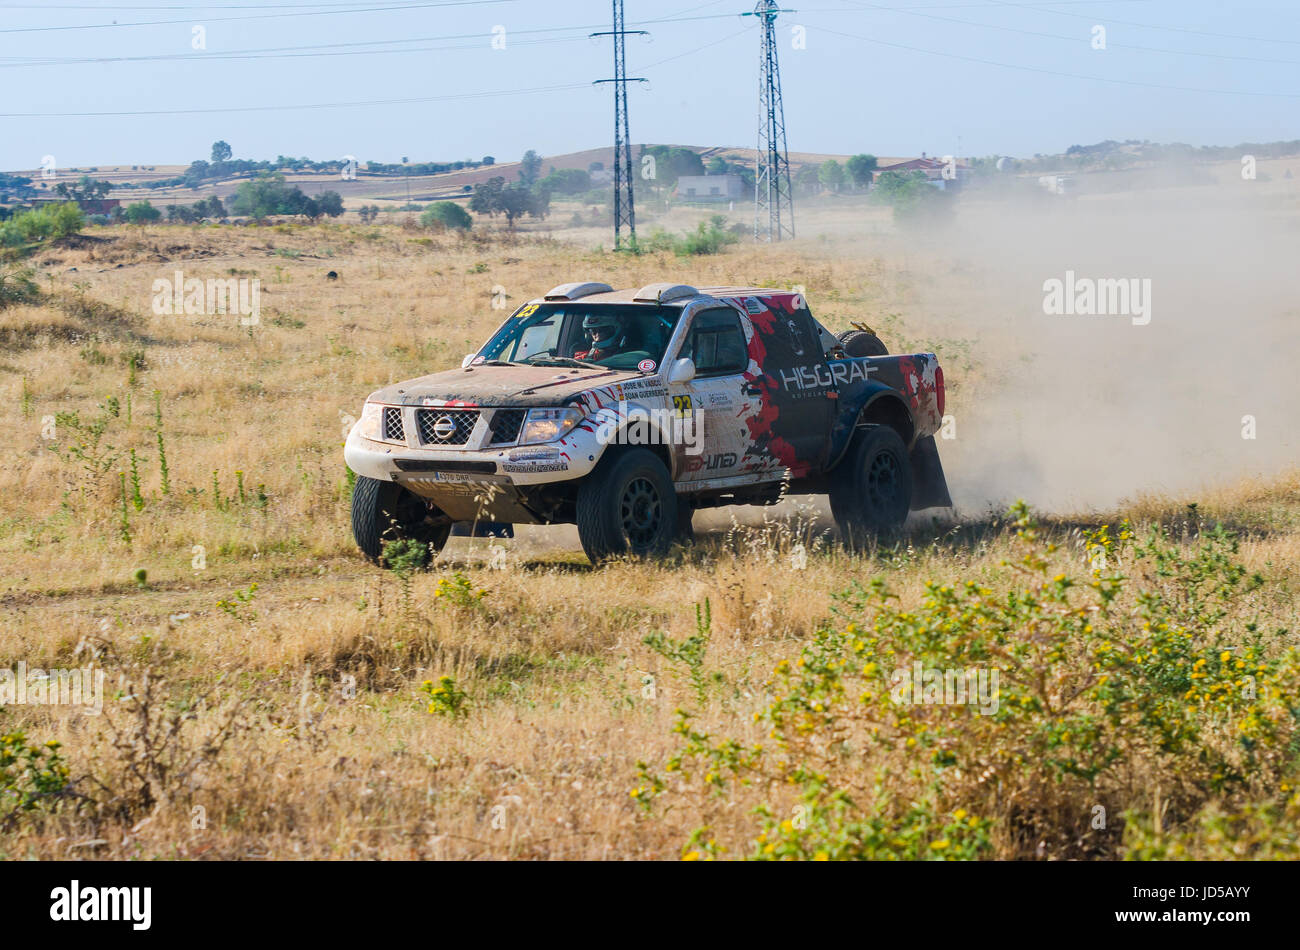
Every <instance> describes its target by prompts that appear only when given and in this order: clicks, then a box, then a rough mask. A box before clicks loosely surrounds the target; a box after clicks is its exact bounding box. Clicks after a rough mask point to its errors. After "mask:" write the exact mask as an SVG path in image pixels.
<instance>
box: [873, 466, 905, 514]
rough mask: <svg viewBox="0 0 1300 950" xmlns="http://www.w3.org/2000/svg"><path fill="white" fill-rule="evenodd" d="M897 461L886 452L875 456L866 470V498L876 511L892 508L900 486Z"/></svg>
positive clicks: (896, 499)
mask: <svg viewBox="0 0 1300 950" xmlns="http://www.w3.org/2000/svg"><path fill="white" fill-rule="evenodd" d="M899 475H900V472H899V467H898V461H897V460H896V459H895V458H894V457H893V456H892V455H890V454H889V453H888V452H881V453H879V454H877V455H876V456H875V457H874V458H873V459H872V460H871V464H870V466H868V468H867V497H868V498H870V499H871V505H872V507H873V508H875V509H876V510H877V511H881V510H887V509H889V508H892V507H894V505H895V504H896V503H897V501H898V496H899V491H900V490H901V489H902V484H901V481H900V478H899Z"/></svg>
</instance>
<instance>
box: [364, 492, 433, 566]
mask: <svg viewBox="0 0 1300 950" xmlns="http://www.w3.org/2000/svg"><path fill="white" fill-rule="evenodd" d="M450 534H451V520H450V519H449V518H447V517H446V516H445V515H443V514H442V513H441V512H439V511H438V509H436V508H433V507H431V506H430V505H429V503H428V502H426V501H425V500H424V499H423V498H421V497H420V496H419V495H414V494H412V493H411V492H409V491H407V490H406V489H405V488H403V487H402V486H401V485H398V484H397V483H395V482H385V481H380V480H379V479H377V478H368V477H366V476H365V475H358V476H357V483H356V485H355V486H354V487H353V489H352V537H353V538H355V539H356V542H357V547H359V548H360V549H361V553H362V554H364V555H365V556H366V557H367V558H369V559H370V560H371V561H373V562H375V563H378V562H379V559H380V557H381V556H382V555H383V553H384V544H385V543H387V542H389V541H402V540H406V539H408V538H409V539H413V540H416V541H419V542H421V543H422V544H427V545H429V553H430V554H431V555H436V554H437V553H438V552H439V551H441V550H442V548H443V545H445V544H446V543H447V537H448V535H450Z"/></svg>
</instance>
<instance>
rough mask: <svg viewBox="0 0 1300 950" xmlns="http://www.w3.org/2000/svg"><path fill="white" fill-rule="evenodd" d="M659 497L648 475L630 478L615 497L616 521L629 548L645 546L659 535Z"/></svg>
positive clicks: (661, 521) (660, 503)
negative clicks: (616, 497) (616, 501)
mask: <svg viewBox="0 0 1300 950" xmlns="http://www.w3.org/2000/svg"><path fill="white" fill-rule="evenodd" d="M663 507H664V506H663V500H662V499H661V498H660V497H659V490H658V489H657V488H655V486H654V483H653V482H652V481H650V479H648V478H634V479H632V480H631V481H630V482H628V483H627V485H626V486H625V487H624V488H623V495H622V497H621V498H620V499H619V505H618V510H619V521H620V523H621V524H622V527H623V534H624V535H626V536H627V540H628V543H629V544H631V546H632V548H633V550H642V549H645V548H648V547H649V546H650V545H651V544H653V543H654V541H655V539H656V538H657V537H658V536H659V532H660V528H661V525H662V523H663V516H664V515H663Z"/></svg>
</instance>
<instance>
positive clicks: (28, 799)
mask: <svg viewBox="0 0 1300 950" xmlns="http://www.w3.org/2000/svg"><path fill="white" fill-rule="evenodd" d="M67 785H68V767H67V765H66V764H64V761H63V758H62V757H61V756H60V755H59V743H58V742H56V741H55V740H53V739H51V740H50V741H48V742H46V743H45V744H44V745H32V744H30V743H29V742H28V741H27V737H26V736H25V735H24V734H23V733H21V732H10V733H8V734H6V735H0V827H4V826H7V825H10V824H12V823H13V821H14V820H15V819H16V818H17V817H18V816H19V815H20V814H22V813H23V812H30V811H32V810H34V809H36V808H38V807H41V806H47V807H48V805H49V804H50V802H51V801H52V800H54V799H56V798H57V797H58V796H59V795H61V794H62V793H63V791H64V789H66V788H67Z"/></svg>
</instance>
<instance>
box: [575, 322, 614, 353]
mask: <svg viewBox="0 0 1300 950" xmlns="http://www.w3.org/2000/svg"><path fill="white" fill-rule="evenodd" d="M582 328H583V329H584V330H586V331H587V333H588V334H589V335H590V336H591V348H592V349H594V350H607V349H609V348H610V347H612V346H614V345H615V344H616V341H617V339H618V335H619V330H620V329H621V327H620V326H619V322H618V320H616V319H615V318H614V316H613V315H612V314H608V313H589V314H587V316H585V317H583V318H582Z"/></svg>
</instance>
